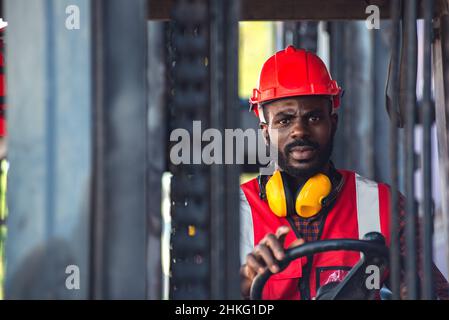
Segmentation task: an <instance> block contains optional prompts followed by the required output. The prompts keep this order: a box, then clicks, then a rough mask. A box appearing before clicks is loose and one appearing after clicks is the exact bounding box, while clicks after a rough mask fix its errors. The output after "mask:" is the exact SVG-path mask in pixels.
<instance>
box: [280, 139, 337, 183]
mask: <svg viewBox="0 0 449 320" xmlns="http://www.w3.org/2000/svg"><path fill="white" fill-rule="evenodd" d="M297 146H309V147H312V148H314V149H315V150H316V151H317V155H316V157H315V159H313V160H312V161H309V160H304V161H301V160H297V162H298V163H299V164H302V165H303V167H297V166H294V165H291V164H289V154H290V150H291V149H292V148H293V147H297ZM333 147H334V135H332V137H331V139H330V140H329V142H328V143H327V144H326V145H324V146H323V147H322V148H321V147H320V146H319V145H318V144H317V143H315V142H312V141H310V140H307V139H299V140H296V141H293V142H292V143H289V144H288V145H286V146H285V147H284V150H279V154H278V165H279V167H280V168H281V169H282V170H283V171H284V172H285V173H287V174H289V175H290V176H293V177H295V178H299V177H301V178H310V177H312V176H314V175H316V174H317V173H318V172H320V171H321V170H322V169H323V167H324V166H325V165H326V164H327V163H328V162H329V160H330V157H331V154H332V150H333Z"/></svg>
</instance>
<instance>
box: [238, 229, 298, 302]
mask: <svg viewBox="0 0 449 320" xmlns="http://www.w3.org/2000/svg"><path fill="white" fill-rule="evenodd" d="M289 231H290V228H289V227H287V226H281V227H279V228H278V229H277V230H276V234H272V233H269V234H267V235H266V236H265V237H264V238H263V239H262V240H261V241H260V242H259V244H258V245H257V246H256V247H255V248H254V250H253V251H252V252H251V253H250V254H248V255H247V256H246V263H245V264H244V265H243V266H242V267H241V268H240V276H241V286H240V288H241V293H242V296H243V297H244V298H245V299H246V298H249V291H250V289H251V284H252V283H253V280H254V278H255V277H256V276H257V275H258V274H261V273H264V272H265V270H267V268H268V269H269V270H270V271H271V272H272V273H278V272H279V271H280V269H279V265H278V264H277V262H278V261H279V260H282V259H284V257H285V251H284V242H285V237H286V236H287V234H288V232H289ZM303 243H304V240H303V239H296V240H295V241H293V242H292V244H291V245H290V246H289V248H293V247H296V246H299V245H301V244H303Z"/></svg>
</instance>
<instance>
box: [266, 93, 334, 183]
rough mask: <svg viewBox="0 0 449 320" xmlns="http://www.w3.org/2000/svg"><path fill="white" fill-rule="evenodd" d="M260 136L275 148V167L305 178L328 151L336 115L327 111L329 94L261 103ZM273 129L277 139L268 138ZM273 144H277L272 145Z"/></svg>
mask: <svg viewBox="0 0 449 320" xmlns="http://www.w3.org/2000/svg"><path fill="white" fill-rule="evenodd" d="M264 115H265V120H266V121H267V123H266V124H263V123H261V128H262V130H263V133H264V136H265V138H266V140H267V142H269V143H270V144H273V147H276V149H277V150H278V152H279V154H278V161H279V163H278V164H279V167H280V168H281V169H282V170H284V171H285V172H287V173H288V174H290V175H292V176H294V177H303V178H308V177H311V176H313V175H315V174H316V173H318V172H319V171H320V170H322V169H323V167H324V166H325V165H326V164H327V162H328V161H329V158H330V156H331V153H332V146H333V138H334V134H335V131H336V129H337V121H338V117H337V115H336V114H331V102H330V98H329V97H326V96H301V97H292V98H286V99H282V100H277V101H274V102H271V103H268V104H266V105H265V106H264ZM273 129H275V130H277V136H278V139H277V141H275V140H276V139H272V140H270V136H273V134H274V132H273ZM276 144H277V145H276Z"/></svg>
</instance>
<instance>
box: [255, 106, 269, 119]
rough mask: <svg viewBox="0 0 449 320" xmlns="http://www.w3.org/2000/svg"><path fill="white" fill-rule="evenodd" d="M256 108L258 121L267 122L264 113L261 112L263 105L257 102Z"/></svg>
mask: <svg viewBox="0 0 449 320" xmlns="http://www.w3.org/2000/svg"><path fill="white" fill-rule="evenodd" d="M257 109H258V111H259V121H260V122H262V123H267V121H266V119H265V114H264V112H263V107H262V106H261V105H260V104H258V105H257Z"/></svg>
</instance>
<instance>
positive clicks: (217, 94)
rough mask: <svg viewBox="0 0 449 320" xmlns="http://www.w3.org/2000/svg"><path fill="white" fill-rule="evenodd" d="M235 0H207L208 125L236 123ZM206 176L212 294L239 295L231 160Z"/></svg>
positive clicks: (236, 207)
mask: <svg viewBox="0 0 449 320" xmlns="http://www.w3.org/2000/svg"><path fill="white" fill-rule="evenodd" d="M239 12H240V4H239V1H236V0H232V1H228V2H224V1H220V0H213V1H211V17H212V20H211V55H210V56H211V104H212V109H211V126H212V127H213V128H217V129H219V130H220V131H221V132H222V134H224V129H234V128H238V127H239V121H238V115H239V114H240V103H239V100H238V19H239ZM211 173H212V176H211V186H212V189H211V205H212V210H211V228H212V230H214V232H212V233H211V235H212V237H213V238H212V246H211V253H212V261H211V262H212V265H211V266H212V270H213V271H214V272H213V273H212V274H211V281H212V283H211V285H212V298H214V299H238V298H239V297H240V278H239V266H240V258H239V230H240V228H239V226H240V223H239V219H240V215H239V174H240V170H239V167H238V166H237V165H236V164H233V165H232V164H231V165H223V166H213V167H212V172H211Z"/></svg>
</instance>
